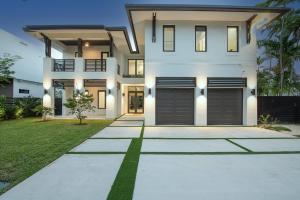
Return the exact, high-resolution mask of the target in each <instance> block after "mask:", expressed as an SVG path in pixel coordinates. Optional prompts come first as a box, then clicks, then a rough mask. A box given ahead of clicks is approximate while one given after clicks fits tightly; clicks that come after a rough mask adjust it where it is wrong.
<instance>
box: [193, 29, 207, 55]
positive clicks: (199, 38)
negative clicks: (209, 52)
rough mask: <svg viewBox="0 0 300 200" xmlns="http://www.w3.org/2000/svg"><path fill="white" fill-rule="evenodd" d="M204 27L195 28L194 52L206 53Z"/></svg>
mask: <svg viewBox="0 0 300 200" xmlns="http://www.w3.org/2000/svg"><path fill="white" fill-rule="evenodd" d="M206 41H207V40H206V26H196V27H195V48H196V49H195V50H196V51H197V52H205V51H206V44H207V43H206Z"/></svg>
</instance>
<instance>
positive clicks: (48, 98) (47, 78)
mask: <svg viewBox="0 0 300 200" xmlns="http://www.w3.org/2000/svg"><path fill="white" fill-rule="evenodd" d="M52 67H53V60H52V59H51V58H49V57H45V58H44V59H43V88H44V90H45V91H47V94H44V96H43V106H45V107H50V108H54V107H53V105H54V92H53V89H52V87H51V86H52V79H51V71H52Z"/></svg>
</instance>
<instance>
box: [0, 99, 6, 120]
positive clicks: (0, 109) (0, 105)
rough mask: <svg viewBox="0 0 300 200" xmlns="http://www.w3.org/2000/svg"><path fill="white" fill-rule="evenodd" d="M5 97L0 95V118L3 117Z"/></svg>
mask: <svg viewBox="0 0 300 200" xmlns="http://www.w3.org/2000/svg"><path fill="white" fill-rule="evenodd" d="M5 104H6V97H5V96H0V119H3V118H5Z"/></svg>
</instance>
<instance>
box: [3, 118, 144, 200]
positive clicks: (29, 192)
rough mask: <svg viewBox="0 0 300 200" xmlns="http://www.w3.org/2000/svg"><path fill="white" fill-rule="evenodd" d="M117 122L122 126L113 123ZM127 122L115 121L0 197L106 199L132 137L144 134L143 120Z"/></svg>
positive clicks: (10, 199)
mask: <svg viewBox="0 0 300 200" xmlns="http://www.w3.org/2000/svg"><path fill="white" fill-rule="evenodd" d="M125 117H127V116H124V117H123V118H125ZM136 117H137V116H134V118H136ZM129 118H130V116H129ZM139 120H141V119H139ZM118 122H122V126H118V127H113V126H112V125H113V124H114V123H118ZM128 122H129V123H128V124H126V121H116V122H114V123H113V124H112V125H111V126H110V127H106V128H105V129H103V130H102V131H100V132H99V133H97V134H95V135H94V136H92V137H91V138H89V139H87V140H86V141H84V142H83V143H82V144H80V145H78V146H77V147H75V148H74V149H72V150H71V151H70V152H68V153H67V154H65V155H63V156H62V157H60V158H59V159H57V160H55V161H54V162H53V163H51V164H49V165H48V166H46V167H45V168H43V169H41V170H40V171H38V172H37V173H35V174H34V175H32V176H31V177H29V178H28V179H26V180H25V181H23V182H21V183H20V184H18V185H17V186H15V187H14V188H12V189H11V190H9V191H7V192H6V193H4V194H3V195H1V196H0V200H83V199H88V200H105V199H107V196H108V194H109V192H110V190H111V186H112V185H113V183H114V180H115V178H116V176H117V173H118V171H119V169H120V166H121V164H122V162H123V160H124V157H125V154H126V152H127V149H128V147H129V145H130V143H131V140H132V138H138V137H140V134H141V130H142V127H141V126H142V125H143V121H132V120H131V121H128ZM133 123H136V124H137V126H134V125H135V124H133ZM129 126H130V127H129Z"/></svg>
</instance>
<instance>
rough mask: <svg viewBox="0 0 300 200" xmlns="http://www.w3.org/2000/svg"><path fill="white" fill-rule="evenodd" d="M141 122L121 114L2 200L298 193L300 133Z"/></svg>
mask: <svg viewBox="0 0 300 200" xmlns="http://www.w3.org/2000/svg"><path fill="white" fill-rule="evenodd" d="M142 120H143V116H136V115H124V116H122V117H120V118H119V119H117V120H116V121H115V122H114V123H112V124H111V126H110V127H106V128H105V129H103V130H102V131H100V132H99V133H97V134H95V135H94V136H92V137H91V138H89V139H87V140H86V141H85V142H83V143H82V144H80V145H78V146H77V147H75V148H74V149H72V150H71V151H70V152H68V153H67V154H65V155H64V156H62V157H61V158H59V159H57V160H56V161H54V162H53V163H51V164H50V165H48V166H46V167H45V168H43V169H42V170H40V171H39V172H37V173H36V174H34V175H33V176H31V177H29V178H28V179H26V180H25V181H23V182H22V183H20V184H18V185H17V186H16V187H14V188H12V189H11V190H10V191H8V192H6V193H4V194H3V195H2V196H0V200H61V199H64V200H82V199H89V200H96V199H97V200H104V199H109V200H110V199H120V198H121V197H122V198H125V197H126V198H125V199H131V198H132V199H135V200H141V199H142V200H148V199H149V200H153V199H156V200H160V199H161V200H177V199H178V200H181V199H206V200H232V199H244V200H253V199H255V200H277V199H278V200H282V199H289V200H294V199H295V200H296V199H297V200H298V199H299V196H300V191H299V190H298V188H299V183H300V167H299V166H300V138H296V137H293V136H290V135H288V134H285V133H278V132H274V131H269V130H264V129H260V128H255V127H144V129H143V128H142V126H143V121H142ZM141 145H142V146H141ZM140 146H141V147H140ZM133 154H134V155H133ZM124 196H125V197H124Z"/></svg>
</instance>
